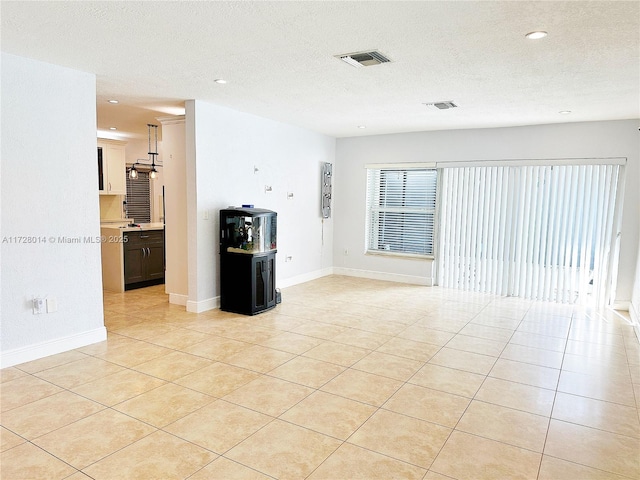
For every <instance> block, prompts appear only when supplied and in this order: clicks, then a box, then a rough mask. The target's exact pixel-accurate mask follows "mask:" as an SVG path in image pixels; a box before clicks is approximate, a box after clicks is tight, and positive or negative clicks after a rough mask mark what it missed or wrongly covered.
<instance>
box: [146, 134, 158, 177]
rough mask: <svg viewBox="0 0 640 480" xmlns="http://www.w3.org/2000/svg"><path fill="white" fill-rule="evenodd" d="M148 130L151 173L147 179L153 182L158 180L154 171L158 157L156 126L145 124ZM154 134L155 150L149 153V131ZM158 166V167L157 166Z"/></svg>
mask: <svg viewBox="0 0 640 480" xmlns="http://www.w3.org/2000/svg"><path fill="white" fill-rule="evenodd" d="M147 128H148V129H149V160H151V172H149V178H151V179H152V180H155V179H156V178H158V170H157V169H156V158H157V157H158V125H151V124H150V123H147ZM152 128H153V132H154V134H155V148H154V149H153V151H151V129H152ZM158 166H160V165H158Z"/></svg>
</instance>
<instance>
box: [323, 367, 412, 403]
mask: <svg viewBox="0 0 640 480" xmlns="http://www.w3.org/2000/svg"><path fill="white" fill-rule="evenodd" d="M401 386H402V382H401V381H399V380H394V379H392V378H388V377H381V376H380V375H374V374H372V373H367V372H361V371H359V370H354V369H349V370H346V371H345V372H343V373H341V374H340V375H338V376H337V377H336V378H334V379H333V380H331V381H330V382H329V383H327V384H326V385H325V386H323V387H322V390H323V391H325V392H328V393H333V394H335V395H340V396H343V397H346V398H350V399H351V400H356V401H358V402H363V403H368V404H369V405H373V406H376V407H379V406H381V405H382V404H383V403H384V402H386V401H387V399H389V398H390V397H391V396H392V395H393V394H394V393H395V392H396V391H397V390H398V389H399V388H400V387H401Z"/></svg>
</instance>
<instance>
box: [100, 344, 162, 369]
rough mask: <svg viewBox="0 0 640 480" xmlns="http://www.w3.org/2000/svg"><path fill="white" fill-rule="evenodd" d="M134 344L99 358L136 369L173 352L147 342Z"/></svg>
mask: <svg viewBox="0 0 640 480" xmlns="http://www.w3.org/2000/svg"><path fill="white" fill-rule="evenodd" d="M133 342H134V343H133V344H130V345H122V346H118V347H116V348H113V349H109V350H108V351H107V352H106V353H104V354H101V355H97V356H98V357H99V358H102V359H103V360H107V361H109V362H112V363H115V364H117V365H122V366H123V367H134V366H136V365H140V364H141V363H144V362H148V361H149V360H152V359H154V358H158V357H161V356H163V355H168V354H169V353H171V352H172V351H173V350H171V349H170V348H165V347H161V346H160V345H153V344H152V343H147V342H146V341H145V342H143V341H138V340H134V341H133Z"/></svg>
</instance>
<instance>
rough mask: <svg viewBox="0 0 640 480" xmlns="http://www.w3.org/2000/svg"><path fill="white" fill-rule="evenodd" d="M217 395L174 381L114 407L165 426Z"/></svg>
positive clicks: (213, 399)
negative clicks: (212, 395) (174, 382)
mask: <svg viewBox="0 0 640 480" xmlns="http://www.w3.org/2000/svg"><path fill="white" fill-rule="evenodd" d="M215 400H216V399H215V397H211V396H209V395H205V394H204V393H200V392H196V391H194V390H191V389H189V388H185V387H181V386H180V385H175V384H173V383H167V384H165V385H162V386H161V387H158V388H154V389H153V390H150V391H148V392H146V393H143V394H142V395H138V396H137V397H135V398H132V399H130V400H127V401H125V402H122V403H120V404H118V405H115V406H114V407H113V408H114V409H115V410H118V411H119V412H122V413H125V414H127V415H129V416H131V417H133V418H136V419H138V420H141V421H143V422H145V423H149V424H151V425H153V426H154V427H158V428H161V427H164V426H166V425H169V424H170V423H173V422H175V421H176V420H179V419H180V418H182V417H184V416H186V415H188V414H190V413H193V412H194V411H196V410H198V409H199V408H202V407H204V406H205V405H207V404H209V403H212V402H213V401H215Z"/></svg>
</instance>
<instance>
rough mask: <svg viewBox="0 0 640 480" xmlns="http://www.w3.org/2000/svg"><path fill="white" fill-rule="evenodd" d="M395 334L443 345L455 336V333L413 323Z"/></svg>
mask: <svg viewBox="0 0 640 480" xmlns="http://www.w3.org/2000/svg"><path fill="white" fill-rule="evenodd" d="M397 336H398V337H399V338H404V339H407V340H413V341H414V342H423V343H428V344H430V345H437V346H439V347H443V346H444V345H446V344H447V342H448V341H449V340H451V339H452V338H453V337H454V336H455V333H452V332H445V331H442V330H436V329H433V328H426V327H420V326H416V325H413V326H410V327H408V328H406V329H405V330H403V331H402V332H401V333H399V334H398V335H397Z"/></svg>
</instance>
